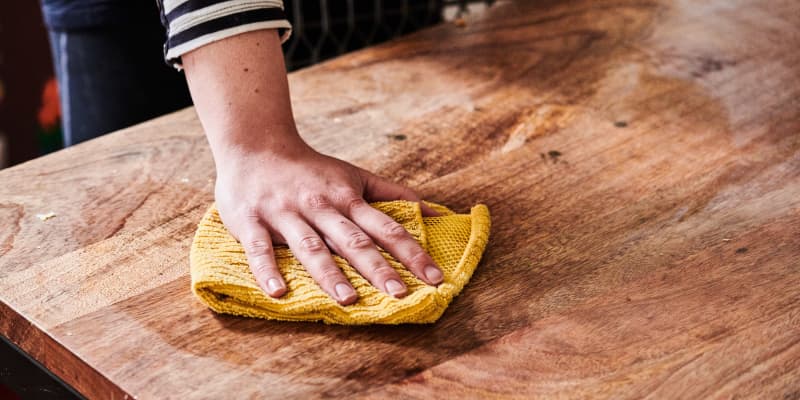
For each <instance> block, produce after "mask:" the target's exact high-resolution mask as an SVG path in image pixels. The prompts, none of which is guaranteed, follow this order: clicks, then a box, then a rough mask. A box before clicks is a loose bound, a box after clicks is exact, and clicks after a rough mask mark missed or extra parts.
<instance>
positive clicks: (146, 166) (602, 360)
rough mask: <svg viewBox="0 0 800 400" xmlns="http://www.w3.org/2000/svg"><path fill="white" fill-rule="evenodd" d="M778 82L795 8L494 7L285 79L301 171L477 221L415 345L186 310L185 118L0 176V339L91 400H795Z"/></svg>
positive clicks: (798, 315) (396, 337) (796, 233)
mask: <svg viewBox="0 0 800 400" xmlns="http://www.w3.org/2000/svg"><path fill="white" fill-rule="evenodd" d="M799 65H800V3H798V2H797V1H795V0H784V1H781V0H774V1H767V0H764V1H755V0H749V1H748V0H741V1H739V0H737V1H732V0H715V1H711V0H709V1H703V2H689V1H667V0H661V1H657V0H654V1H649V2H643V1H626V0H618V1H607V2H602V3H601V2H596V1H591V0H584V1H560V2H539V1H537V2H532V1H516V2H502V1H501V2H499V3H498V4H497V5H496V6H494V7H493V8H491V9H490V11H489V12H487V13H486V14H484V15H481V16H479V17H477V16H475V17H472V18H468V19H467V24H466V26H465V27H459V26H455V25H452V24H446V25H442V26H439V27H436V28H433V29H429V30H425V31H423V32H420V33H418V34H414V35H411V36H409V37H406V38H403V39H401V40H397V41H393V42H391V43H388V44H385V45H382V46H378V47H375V48H371V49H368V50H365V51H360V52H357V53H354V54H351V55H348V56H345V57H341V58H338V59H336V60H334V61H330V62H327V63H324V64H322V65H319V66H316V67H313V68H309V69H306V70H303V71H300V72H297V73H294V74H292V75H291V77H290V81H291V87H292V95H293V100H294V107H295V110H296V113H297V120H298V124H299V128H300V131H301V132H302V134H303V135H304V136H305V137H306V138H307V139H308V140H309V141H310V142H311V143H312V144H313V145H314V146H315V147H316V148H317V149H319V150H321V151H323V152H326V153H328V154H332V155H335V156H338V157H342V158H344V159H346V160H349V161H352V162H354V163H356V164H358V165H360V166H362V167H365V168H368V169H371V170H374V171H376V172H378V173H380V174H383V175H385V176H389V177H394V178H395V179H397V180H399V181H402V182H404V183H407V184H409V185H411V186H413V187H415V188H417V189H418V190H419V192H420V193H422V194H423V195H424V196H425V197H426V198H428V199H431V200H434V201H437V202H442V203H445V204H448V205H450V206H452V207H454V208H456V209H459V210H462V211H463V210H466V209H467V207H468V206H469V205H471V204H473V203H477V202H485V203H487V204H488V205H489V207H490V209H491V210H492V214H493V222H494V224H493V232H492V239H491V242H490V244H489V247H488V249H487V252H486V254H485V255H484V258H483V262H482V263H481V265H480V266H479V268H478V270H477V272H476V273H475V275H474V277H473V279H472V282H471V283H470V284H469V286H468V287H467V288H466V290H465V291H464V292H463V293H462V294H461V296H460V297H458V298H457V299H456V301H455V302H454V303H453V304H452V306H451V307H450V309H449V310H448V311H447V312H446V313H445V315H444V316H443V317H442V319H441V320H440V321H439V322H438V323H436V324H434V325H430V326H399V327H393V326H390V327H382V326H377V327H343V326H325V325H322V324H315V323H282V322H268V321H261V320H252V319H242V318H233V317H227V316H218V315H214V314H212V313H211V312H210V311H208V310H207V309H206V308H205V307H204V306H202V305H201V304H200V303H198V301H196V300H195V299H194V298H193V297H192V294H191V293H190V292H189V278H188V250H189V244H190V241H191V237H192V233H193V232H194V229H195V224H196V223H197V221H198V220H199V219H200V216H201V215H202V213H203V212H204V211H205V209H206V207H207V206H208V204H209V203H210V202H211V201H212V197H213V195H212V188H213V179H214V170H213V165H212V161H211V158H210V154H209V151H208V148H207V144H206V141H205V139H204V137H203V135H202V132H201V128H200V125H199V123H198V121H197V118H196V115H195V113H194V111H193V110H191V109H188V110H184V111H181V112H178V113H175V114H172V115H169V116H166V117H163V118H160V119H157V120H154V121H150V122H148V123H145V124H142V125H139V126H136V127H133V128H130V129H126V130H123V131H120V132H116V133H114V134H111V135H108V136H106V137H103V138H101V139H98V140H94V141H92V142H89V143H86V144H83V145H79V146H76V147H73V148H69V149H67V150H64V151H61V152H58V153H56V154H52V155H49V156H46V157H43V158H40V159H37V160H34V161H32V162H29V163H26V164H23V165H20V166H17V167H14V168H11V169H8V170H5V171H2V172H0V182H1V184H0V227H2V228H0V300H2V301H1V302H0V318H2V319H0V333H2V334H3V335H4V336H6V337H8V338H10V339H11V340H12V341H13V342H15V343H17V344H18V345H19V346H20V347H21V348H22V349H24V350H25V351H26V352H28V353H30V355H31V356H33V357H34V358H35V359H37V360H39V361H40V362H41V363H42V364H44V365H45V366H46V367H47V368H49V369H51V370H52V371H53V372H54V373H55V374H57V375H58V376H60V377H61V378H62V379H63V380H65V381H66V382H67V383H69V384H70V385H72V386H74V387H75V388H76V389H77V390H79V391H80V392H82V393H84V394H86V395H87V396H89V397H96V398H111V397H115V398H121V397H126V396H133V397H137V398H156V399H161V398H180V399H183V398H247V397H255V398H303V399H305V398H321V397H340V396H345V395H347V396H350V397H364V398H386V397H401V398H421V399H430V398H457V397H458V398H484V397H495V396H496V397H503V398H519V399H522V398H531V397H539V396H548V397H560V398H585V397H622V398H632V397H643V396H651V397H653V398H671V397H683V398H708V397H718V398H732V397H736V396H743V397H762V398H782V399H798V398H800V101H799V100H798V99H800V66H799ZM49 211H53V212H55V214H56V216H55V217H54V218H51V219H49V220H47V221H41V220H39V219H37V217H36V214H37V213H46V212H49Z"/></svg>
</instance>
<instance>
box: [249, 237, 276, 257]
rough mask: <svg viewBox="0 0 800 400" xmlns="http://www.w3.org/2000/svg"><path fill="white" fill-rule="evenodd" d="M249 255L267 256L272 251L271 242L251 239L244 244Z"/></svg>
mask: <svg viewBox="0 0 800 400" xmlns="http://www.w3.org/2000/svg"><path fill="white" fill-rule="evenodd" d="M244 247H245V249H247V251H249V252H250V253H251V254H254V255H255V254H267V253H269V251H270V250H272V242H271V241H269V240H265V239H253V240H250V241H248V242H246V243H245V244H244Z"/></svg>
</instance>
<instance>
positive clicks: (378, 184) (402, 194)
mask: <svg viewBox="0 0 800 400" xmlns="http://www.w3.org/2000/svg"><path fill="white" fill-rule="evenodd" d="M359 171H360V172H361V179H362V181H363V182H364V198H365V199H366V200H367V201H392V200H408V201H413V202H415V203H419V205H420V209H421V210H422V215H423V216H425V217H436V216H439V213H438V212H436V211H434V210H433V209H432V208H430V207H428V205H427V204H425V203H424V202H422V199H421V198H420V197H419V196H418V195H417V194H416V193H415V192H414V191H413V190H411V189H409V188H407V187H405V186H403V185H400V184H398V183H394V182H392V181H390V180H388V179H385V178H382V177H380V176H377V175H375V174H373V173H371V172H369V171H366V170H363V169H359Z"/></svg>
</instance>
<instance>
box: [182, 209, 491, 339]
mask: <svg viewBox="0 0 800 400" xmlns="http://www.w3.org/2000/svg"><path fill="white" fill-rule="evenodd" d="M427 204H428V205H429V206H430V207H431V208H433V209H434V210H436V211H438V212H439V213H440V214H441V215H440V216H437V217H423V216H422V212H421V210H420V206H419V204H418V203H414V202H408V201H391V202H381V203H373V204H372V206H373V207H375V208H376V209H378V210H380V211H382V212H384V213H386V214H387V215H389V216H390V217H392V218H394V219H395V220H396V221H397V222H399V223H400V224H402V225H403V226H404V227H405V228H406V230H407V231H408V232H409V233H411V235H412V236H413V237H414V238H415V239H416V240H417V241H418V242H419V243H420V245H422V247H423V248H424V249H425V250H426V251H427V252H428V254H430V255H431V257H433V259H434V260H435V261H436V263H437V264H438V265H439V266H440V267H441V269H442V272H443V274H444V282H443V283H441V284H440V285H439V286H438V287H435V286H429V285H427V284H425V283H424V282H422V281H421V280H419V279H417V278H416V277H415V276H414V275H413V274H411V273H410V272H409V271H408V270H407V269H406V268H405V267H403V266H402V265H401V264H400V263H399V262H397V260H395V259H394V258H393V257H392V256H391V255H390V254H389V253H387V252H385V251H383V250H382V249H381V250H380V251H381V253H382V254H383V256H384V258H386V260H387V261H388V262H389V264H390V265H391V266H392V267H393V268H394V269H395V270H397V272H398V273H399V274H400V277H401V278H402V279H403V281H404V282H405V283H406V285H407V286H408V294H407V295H406V296H405V297H403V298H402V299H397V298H394V297H392V296H391V295H388V294H386V293H384V292H382V291H380V290H378V289H377V288H375V287H374V286H372V285H371V284H370V283H369V282H368V281H367V280H366V279H364V278H363V277H362V276H361V275H360V274H359V273H358V271H356V269H355V268H353V267H352V266H351V265H350V264H348V263H347V261H346V260H345V259H343V258H341V257H339V256H335V255H334V256H333V258H334V260H335V261H336V264H337V265H338V266H339V268H341V269H342V271H343V272H344V274H345V276H346V277H347V279H348V280H350V282H351V283H352V285H353V287H354V288H355V289H356V291H357V292H358V296H359V297H358V301H357V302H356V303H354V304H351V305H348V306H342V305H339V304H338V303H337V302H336V301H335V300H333V299H331V298H330V297H329V296H328V295H327V294H326V293H325V292H323V291H322V289H320V287H319V286H318V285H317V284H316V282H315V281H314V280H313V279H312V278H311V276H310V275H309V274H308V272H306V270H305V268H304V267H303V266H302V264H300V262H299V261H297V259H296V258H294V256H293V255H292V252H291V250H289V248H287V247H286V246H275V258H276V261H277V263H278V266H279V268H280V271H281V274H282V275H283V277H284V279H285V280H286V284H287V289H288V290H287V292H286V293H285V294H284V295H283V296H282V297H280V298H277V299H275V298H272V297H270V296H269V295H267V294H266V293H264V292H263V291H262V290H261V288H259V286H258V284H257V283H256V280H255V278H254V277H253V274H252V273H251V272H250V268H249V266H248V264H247V259H246V257H245V254H244V249H243V248H242V246H241V245H240V244H239V243H238V242H237V241H236V239H234V238H233V237H232V236H231V235H230V234H229V233H228V231H227V230H226V229H225V227H224V226H223V224H222V221H221V220H220V217H219V213H218V212H217V209H216V207H215V206H214V205H212V206H211V208H209V210H208V211H207V212H206V214H205V216H204V217H203V219H202V221H201V222H200V224H199V226H198V229H197V233H196V234H195V237H194V241H193V242H192V248H191V254H190V261H191V275H192V291H193V292H194V294H195V295H197V297H198V298H200V300H201V301H202V302H203V303H205V304H206V305H208V307H210V308H211V309H212V310H214V311H216V312H219V313H225V314H234V315H241V316H247V317H256V318H266V319H276V320H286V321H323V322H325V323H329V324H344V325H366V324H402V323H420V324H422V323H432V322H435V321H436V320H437V319H439V317H440V316H441V315H442V313H444V311H445V309H446V308H447V306H448V305H449V304H450V301H452V300H453V298H454V297H455V296H456V295H458V293H459V292H461V289H462V288H463V287H464V285H466V283H467V282H468V281H469V278H470V277H471V276H472V272H473V271H474V270H475V267H476V266H477V265H478V262H479V261H480V258H481V255H482V254H483V250H484V248H485V247H486V243H487V241H488V239H489V226H490V221H489V210H488V208H487V207H486V206H485V205H482V204H479V205H476V206H474V207H472V210H471V212H470V214H456V213H454V212H453V211H451V210H449V209H448V208H446V207H444V206H441V205H438V204H434V203H427Z"/></svg>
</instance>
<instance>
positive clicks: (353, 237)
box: [347, 232, 373, 250]
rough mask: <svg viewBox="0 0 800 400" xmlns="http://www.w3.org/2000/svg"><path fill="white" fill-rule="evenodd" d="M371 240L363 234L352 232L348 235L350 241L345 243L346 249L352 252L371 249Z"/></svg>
mask: <svg viewBox="0 0 800 400" xmlns="http://www.w3.org/2000/svg"><path fill="white" fill-rule="evenodd" d="M372 246H373V244H372V239H370V238H369V236H367V235H366V234H365V233H364V232H353V233H351V234H350V240H349V241H348V242H347V248H349V249H353V250H361V249H366V248H369V247H372Z"/></svg>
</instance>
